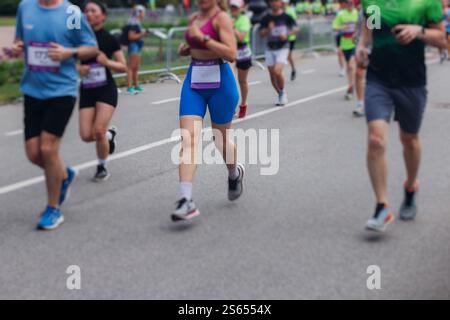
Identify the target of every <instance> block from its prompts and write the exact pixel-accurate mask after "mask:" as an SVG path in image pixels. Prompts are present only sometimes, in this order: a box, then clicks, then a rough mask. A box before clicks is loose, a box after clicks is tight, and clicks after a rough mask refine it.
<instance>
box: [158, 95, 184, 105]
mask: <svg viewBox="0 0 450 320" xmlns="http://www.w3.org/2000/svg"><path fill="white" fill-rule="evenodd" d="M178 100H180V97H177V98H169V99H164V100H159V101H154V102H152V104H163V103H167V102H172V101H178Z"/></svg>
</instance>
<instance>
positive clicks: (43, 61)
mask: <svg viewBox="0 0 450 320" xmlns="http://www.w3.org/2000/svg"><path fill="white" fill-rule="evenodd" d="M49 48H50V44H49V43H48V42H38V41H30V42H29V43H28V50H27V65H28V69H29V70H31V71H40V72H54V73H56V72H59V67H60V66H61V62H59V61H53V60H52V59H50V58H49V56H48V49H49Z"/></svg>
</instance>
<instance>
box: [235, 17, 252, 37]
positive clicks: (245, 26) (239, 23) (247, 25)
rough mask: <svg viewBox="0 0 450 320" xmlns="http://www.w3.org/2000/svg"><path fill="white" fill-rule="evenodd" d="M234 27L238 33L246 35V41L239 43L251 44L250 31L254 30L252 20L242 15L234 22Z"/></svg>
mask: <svg viewBox="0 0 450 320" xmlns="http://www.w3.org/2000/svg"><path fill="white" fill-rule="evenodd" d="M234 27H235V28H236V30H237V31H239V32H245V33H246V35H245V38H244V40H243V41H238V42H239V43H245V44H248V43H249V42H250V30H251V29H252V24H251V22H250V18H249V17H247V16H246V15H245V13H241V14H240V15H239V17H238V18H237V19H236V21H234Z"/></svg>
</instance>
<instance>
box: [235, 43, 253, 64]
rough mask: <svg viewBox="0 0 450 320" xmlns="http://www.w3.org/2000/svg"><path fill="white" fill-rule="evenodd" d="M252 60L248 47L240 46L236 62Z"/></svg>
mask: <svg viewBox="0 0 450 320" xmlns="http://www.w3.org/2000/svg"><path fill="white" fill-rule="evenodd" d="M251 58H252V50H250V47H249V46H248V45H245V46H242V47H241V48H239V49H238V50H237V59H236V60H237V61H246V60H250V59H251Z"/></svg>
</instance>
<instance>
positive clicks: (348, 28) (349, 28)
mask: <svg viewBox="0 0 450 320" xmlns="http://www.w3.org/2000/svg"><path fill="white" fill-rule="evenodd" d="M355 31H356V23H353V22H349V23H346V24H345V30H344V35H345V36H353V34H354V33H355Z"/></svg>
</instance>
